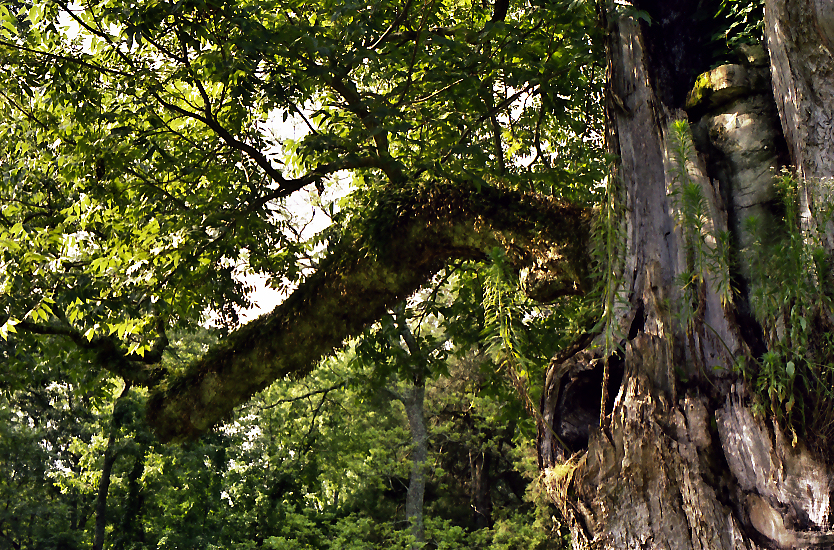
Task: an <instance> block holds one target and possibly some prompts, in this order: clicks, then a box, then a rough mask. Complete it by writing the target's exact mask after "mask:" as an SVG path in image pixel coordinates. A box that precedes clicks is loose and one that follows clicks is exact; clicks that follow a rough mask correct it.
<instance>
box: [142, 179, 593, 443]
mask: <svg viewBox="0 0 834 550" xmlns="http://www.w3.org/2000/svg"><path fill="white" fill-rule="evenodd" d="M590 218H591V212H590V211H589V210H587V209H583V208H580V207H576V206H571V205H567V204H564V203H560V202H557V201H555V200H553V199H551V198H549V197H544V196H541V195H531V194H524V193H520V192H517V191H508V190H500V189H494V188H489V187H483V188H481V189H480V190H476V189H474V188H473V187H464V188H461V187H452V186H435V187H432V188H429V189H421V190H408V191H405V190H399V191H397V192H395V193H390V194H387V195H383V196H381V197H380V198H379V200H378V201H377V203H376V206H375V207H373V208H372V209H370V210H369V213H368V214H367V215H366V216H363V219H362V220H361V222H357V223H356V224H354V226H353V227H352V228H349V230H348V231H347V232H346V234H345V236H343V237H342V239H341V241H340V242H338V243H335V244H332V245H331V250H330V252H329V254H328V256H327V257H326V258H325V259H324V260H323V261H322V262H321V264H320V267H319V270H318V271H317V272H316V273H315V274H314V275H312V276H310V277H309V278H308V279H307V280H306V281H305V282H304V283H303V284H302V285H300V286H299V288H298V289H297V290H296V291H295V292H294V293H293V294H292V295H291V296H290V297H289V298H288V299H287V300H286V301H285V302H284V303H282V304H281V305H279V306H278V307H277V308H276V309H275V310H274V311H273V312H272V313H270V314H268V315H264V316H262V317H260V318H259V319H257V320H255V321H252V322H251V323H249V324H247V325H245V326H244V327H242V328H241V329H239V330H238V331H236V332H235V333H233V334H231V335H230V336H229V337H228V338H227V339H226V340H224V341H223V342H222V343H221V344H220V345H219V346H218V347H217V348H215V349H213V350H212V351H210V352H209V353H208V354H206V356H205V357H203V358H202V359H200V360H199V361H197V362H195V363H194V364H192V365H191V366H190V367H189V368H188V369H187V371H186V372H185V373H184V374H182V375H179V376H178V377H176V378H173V379H167V380H165V381H164V382H163V383H162V384H160V385H159V386H158V387H156V388H155V390H154V393H153V394H152V396H151V398H150V400H149V405H148V406H149V409H148V418H149V422H150V424H151V425H152V426H153V428H154V429H155V431H156V433H157V435H158V436H159V438H160V439H162V440H163V441H183V440H187V439H191V438H194V437H197V436H199V435H200V434H201V433H203V432H205V431H206V430H208V429H210V428H211V427H212V426H213V425H214V424H216V423H217V422H219V421H221V420H222V419H223V418H225V417H227V416H228V415H229V414H230V413H231V412H232V410H233V409H234V408H235V407H236V406H238V405H240V404H241V403H243V402H245V401H246V400H248V399H249V398H250V397H251V396H252V395H253V394H254V393H256V392H258V391H260V390H262V389H264V388H266V387H267V386H268V385H269V384H271V383H272V382H273V381H274V380H276V379H278V378H282V377H287V376H301V375H304V374H306V373H308V372H309V371H310V370H311V369H312V368H313V367H314V366H315V365H316V363H317V362H318V361H319V360H320V359H321V358H322V357H323V356H326V355H328V354H330V353H332V352H333V350H334V349H336V348H338V347H340V346H341V345H342V344H343V342H344V341H345V340H346V339H348V338H350V337H352V336H354V335H357V334H359V333H360V332H361V331H362V330H363V329H364V328H365V327H366V326H368V325H369V324H371V323H373V322H374V321H376V320H377V319H379V318H380V317H381V316H382V315H384V314H385V312H386V311H387V309H388V308H390V307H392V306H394V305H395V304H396V303H397V302H399V301H401V300H402V299H404V298H406V297H407V296H409V295H410V294H412V293H413V292H414V291H416V290H417V289H418V288H419V287H420V286H421V285H423V284H425V283H426V282H427V281H429V280H430V279H431V277H432V276H433V275H434V274H435V273H437V272H438V271H439V270H440V269H442V268H443V267H444V266H445V265H447V264H448V263H449V262H450V261H451V260H454V259H481V258H485V257H487V255H488V253H489V252H490V251H491V250H492V249H494V248H495V247H502V248H504V250H506V253H507V257H508V259H509V261H510V262H512V263H513V264H515V265H518V266H522V265H530V264H535V263H539V264H542V263H547V264H548V267H549V268H550V269H551V270H552V271H554V272H558V273H559V274H560V275H561V278H562V293H563V294H576V293H581V292H583V291H584V290H585V289H586V288H587V271H588V264H589V262H588V252H587V251H588V234H589V230H590Z"/></svg>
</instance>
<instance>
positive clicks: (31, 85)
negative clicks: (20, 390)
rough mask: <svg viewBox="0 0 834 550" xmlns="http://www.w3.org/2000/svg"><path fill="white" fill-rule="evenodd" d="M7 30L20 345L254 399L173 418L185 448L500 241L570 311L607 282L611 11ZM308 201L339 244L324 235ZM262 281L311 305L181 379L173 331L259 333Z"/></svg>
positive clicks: (455, 6)
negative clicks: (255, 303) (243, 273)
mask: <svg viewBox="0 0 834 550" xmlns="http://www.w3.org/2000/svg"><path fill="white" fill-rule="evenodd" d="M0 17H2V22H3V27H2V29H0V48H2V50H0V51H2V55H3V59H4V63H3V66H2V67H3V68H2V71H3V78H4V79H5V81H6V82H7V83H8V85H7V86H6V87H5V88H4V90H3V91H2V106H1V107H0V108H2V109H3V117H2V118H3V123H2V133H0V143H2V148H3V149H2V159H3V164H2V166H3V180H2V182H3V183H2V186H3V187H2V189H1V190H0V193H2V198H1V199H0V201H2V219H0V227H1V228H0V232H1V233H0V239H2V243H3V253H2V254H3V267H4V269H3V294H2V302H3V315H4V323H3V325H2V329H0V330H2V334H3V336H4V338H8V337H9V336H10V335H12V334H16V335H17V336H14V337H13V338H12V340H14V339H16V338H22V337H24V335H60V336H62V337H64V338H65V339H68V340H70V341H72V342H74V343H75V345H77V346H79V347H80V348H82V349H84V350H86V351H87V352H88V353H90V354H92V355H91V357H95V359H94V361H93V363H92V364H93V365H94V366H93V368H94V369H104V370H106V371H109V372H110V373H113V374H116V375H118V376H120V377H122V378H123V379H125V380H128V381H130V382H131V383H134V384H139V385H142V386H146V387H150V388H155V389H156V391H157V393H158V395H160V396H162V397H161V399H163V400H166V399H167V400H169V401H174V400H175V399H174V398H171V399H169V396H171V395H173V393H175V392H176V391H177V388H181V387H183V386H184V385H187V386H189V387H190V388H195V387H200V386H199V385H198V384H197V383H196V382H198V381H203V384H208V385H209V386H210V385H211V384H212V382H211V381H210V380H209V381H208V382H205V381H206V379H207V377H208V378H209V379H210V378H211V377H212V376H215V375H220V376H225V377H226V378H224V380H225V381H224V382H223V383H222V384H226V383H227V382H228V381H229V380H231V379H238V380H241V381H243V380H245V381H246V383H245V385H244V387H242V388H241V389H239V390H235V391H232V393H229V394H223V395H220V396H219V397H218V402H215V403H207V404H205V407H206V408H207V409H210V411H209V412H206V413H205V417H204V418H203V417H200V418H195V419H193V420H191V421H185V423H184V424H183V421H184V418H183V414H185V413H182V412H177V407H179V406H180V405H176V404H175V405H174V409H173V410H165V411H163V412H160V413H159V414H160V417H159V418H160V420H158V424H159V426H160V434H161V435H163V436H164V437H181V436H188V435H189V434H191V433H192V432H193V433H196V432H200V431H204V430H205V429H207V428H208V427H210V426H211V425H213V424H214V423H216V422H217V421H218V420H219V419H220V418H221V417H222V416H223V415H224V414H226V413H228V412H229V411H230V410H231V408H232V407H233V406H235V405H237V404H239V403H241V402H243V401H244V400H245V399H246V398H247V397H249V396H250V395H252V393H254V391H256V390H259V389H262V388H263V387H265V386H266V385H268V384H269V383H270V382H271V381H272V380H274V379H276V378H278V377H282V376H286V375H298V374H303V373H305V372H307V371H309V369H310V368H311V366H312V365H313V364H315V362H316V361H317V360H318V358H319V357H321V356H323V355H326V354H327V353H329V352H330V350H332V349H334V348H336V347H339V346H340V345H341V343H342V342H343V341H344V340H345V338H347V337H349V336H351V335H356V334H357V333H358V332H359V331H360V330H361V329H362V328H363V327H364V326H366V325H367V324H368V323H370V322H372V321H373V320H375V319H376V318H378V317H379V314H380V313H381V312H382V310H384V308H385V307H391V306H393V305H394V303H395V302H396V301H399V300H402V299H404V298H406V297H407V296H408V295H409V294H410V293H412V292H414V291H415V290H416V289H417V288H419V287H420V285H422V284H424V283H426V282H427V281H428V280H429V279H430V278H431V276H432V275H433V274H434V273H435V272H437V271H438V270H439V269H441V268H442V267H443V266H444V265H447V264H448V262H450V261H451V260H454V259H479V258H485V257H487V255H488V254H489V253H490V251H491V250H492V249H493V248H494V247H496V246H498V247H502V248H505V249H506V250H507V254H508V255H509V256H510V257H511V258H512V260H513V262H515V263H518V264H521V263H527V264H528V265H529V264H534V263H538V264H539V267H541V266H543V265H545V264H551V265H549V266H548V267H550V268H551V270H552V269H553V268H555V269H558V270H561V273H563V276H561V279H562V280H561V281H558V279H560V277H559V276H557V277H555V278H556V279H557V281H556V284H555V285H554V286H556V287H557V288H556V292H562V293H565V292H569V293H577V292H583V291H585V290H586V289H587V288H588V287H589V285H588V284H586V279H587V266H588V257H589V256H588V254H587V252H588V233H589V214H588V208H589V207H590V206H591V205H592V204H593V202H594V200H595V197H596V196H598V194H599V191H598V189H599V187H598V186H599V182H600V181H601V174H602V170H603V164H602V158H601V157H602V155H601V153H600V147H601V145H602V144H601V129H600V108H599V101H598V100H599V97H600V89H601V88H600V87H601V64H600V45H599V43H598V41H596V40H595V39H594V36H593V33H595V32H597V27H596V26H595V25H594V24H593V23H592V21H593V13H592V12H591V11H590V9H589V6H588V5H586V4H583V3H576V2H545V3H534V4H530V5H523V6H512V9H508V8H507V6H506V5H505V6H504V7H503V8H502V6H501V3H500V2H499V3H497V4H496V5H495V6H485V5H482V4H480V3H476V2H473V3H469V2H450V3H443V2H427V3H424V4H422V5H416V4H413V3H412V2H406V3H404V4H391V5H388V4H385V3H380V4H373V5H364V4H355V5H354V4H344V3H340V2H336V3H332V4H331V3H311V4H307V3H301V2H299V3H290V4H285V3H279V2H276V3H263V2H253V3H240V2H236V3H224V2H177V3H167V2H152V3H147V2H143V3H137V4H126V3H121V2H98V3H86V4H84V5H83V6H76V5H75V4H65V3H61V2H44V3H28V2H14V3H11V4H7V5H4V6H3V7H2V11H0ZM291 122H292V123H294V124H295V126H296V127H297V128H301V130H300V131H298V132H297V133H296V136H295V137H294V138H291V137H288V136H287V135H285V134H286V133H287V132H286V131H285V130H282V129H286V128H287V124H289V123H291ZM282 131H284V134H282ZM339 181H346V184H345V185H347V186H348V190H349V191H348V194H347V196H345V197H343V198H341V199H338V200H337V199H335V198H333V197H331V195H329V194H328V192H327V189H328V187H329V186H331V185H333V184H335V183H337V182H339ZM314 190H315V191H314ZM295 193H307V194H308V195H309V196H312V197H314V198H316V199H317V202H318V204H320V205H321V208H320V209H319V211H318V214H319V216H321V215H329V216H331V218H332V222H333V223H332V225H331V226H330V227H329V228H328V229H327V230H326V231H324V232H323V233H320V234H318V235H315V236H312V237H311V236H310V235H308V234H305V233H304V232H303V231H302V228H303V226H302V223H303V222H302V221H299V219H298V218H299V214H298V212H297V211H293V208H292V206H291V204H292V202H291V197H292V196H293V194H295ZM315 193H317V194H318V197H316V195H315ZM545 235H546V236H547V238H545V237H544V236H545ZM553 243H556V245H554V244H553ZM560 243H562V244H560ZM557 264H560V265H559V266H558V267H557ZM405 265H408V266H409V267H408V269H403V267H404V266H405ZM241 269H242V270H251V271H253V272H256V273H262V274H265V275H267V276H268V277H269V280H270V284H271V285H272V286H273V287H275V288H278V289H284V290H286V291H287V292H290V291H291V290H292V289H294V288H295V287H296V286H297V285H298V284H299V283H301V285H300V286H299V287H298V290H295V291H294V292H293V294H292V297H291V298H290V299H289V300H287V301H286V302H285V304H284V305H282V306H281V308H279V310H277V311H276V312H275V313H274V314H273V315H272V316H270V317H267V318H264V319H261V320H259V321H257V322H256V323H253V324H251V325H250V326H248V327H247V328H245V329H244V330H243V331H239V332H238V333H235V334H234V335H233V336H232V338H231V339H230V340H229V342H234V343H229V344H228V345H227V346H226V348H223V349H231V350H232V351H231V352H230V353H231V354H232V355H231V356H230V357H232V358H233V362H237V363H234V364H232V363H229V362H228V361H226V360H225V359H223V358H222V357H223V352H222V351H217V352H215V353H213V354H212V355H210V356H209V357H208V358H206V360H205V361H204V367H199V366H196V367H193V368H192V369H191V370H189V372H188V373H186V374H183V373H177V372H168V371H166V369H165V368H164V367H161V366H160V364H159V361H160V358H161V354H162V352H163V350H164V349H165V348H166V346H167V345H168V337H167V334H168V332H169V331H170V330H172V329H175V328H184V327H194V326H196V325H197V324H198V323H199V322H201V321H202V320H204V319H205V318H206V317H207V316H214V317H216V318H218V319H219V322H220V323H222V324H223V326H224V327H226V328H227V329H229V330H231V329H233V328H234V327H236V321H237V314H236V308H240V307H243V306H246V305H247V304H248V300H247V290H249V289H248V288H246V284H245V283H244V282H242V280H241V278H240V277H237V278H236V277H235V276H234V274H235V272H236V271H240V270H241ZM559 286H561V287H563V288H558V287H559ZM373 304H375V305H373ZM297 322H301V323H306V324H307V328H306V329H305V328H303V327H302V326H301V325H297V324H296V323H297ZM281 338H284V340H283V341H282V340H281ZM253 341H257V342H258V344H257V345H252V342H253ZM308 342H309V344H308ZM310 344H312V345H313V348H314V349H311V348H310ZM263 345H266V347H263ZM236 346H237V348H236ZM270 346H271V347H270ZM242 349H248V350H249V351H250V352H251V353H252V354H254V355H252V357H251V359H247V358H245V357H244V356H243V355H241V354H240V353H239V352H240V350H242ZM288 352H289V353H288ZM212 361H214V362H213V363H212ZM224 361H226V362H224ZM238 363H240V365H242V366H240V367H238V366H234V365H236V364H238ZM255 365H258V366H255ZM253 366H254V367H255V369H256V371H260V372H255V371H253V372H251V373H249V374H244V372H245V371H246V369H248V368H252V367H253ZM241 369H243V370H241ZM224 373H225V374H224ZM188 376H191V378H187V377H188ZM183 377H185V378H183ZM222 384H221V385H222ZM202 387H203V389H201V390H199V393H200V395H202V396H206V394H207V393H211V392H212V391H213V390H212V389H211V388H209V387H208V386H202ZM229 387H230V388H231V386H229ZM224 391H225V390H224ZM233 394H234V395H233ZM184 399H186V400H187V403H186V404H184V405H181V407H185V408H191V407H192V406H193V405H194V404H195V399H196V398H195V397H194V396H190V397H186V398H184ZM200 399H202V398H200ZM219 402H222V405H219ZM200 415H203V413H198V416H200ZM195 430H196V432H195Z"/></svg>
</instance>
